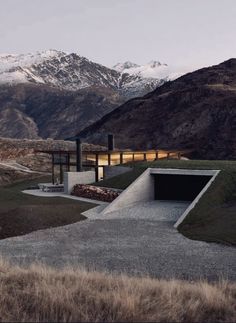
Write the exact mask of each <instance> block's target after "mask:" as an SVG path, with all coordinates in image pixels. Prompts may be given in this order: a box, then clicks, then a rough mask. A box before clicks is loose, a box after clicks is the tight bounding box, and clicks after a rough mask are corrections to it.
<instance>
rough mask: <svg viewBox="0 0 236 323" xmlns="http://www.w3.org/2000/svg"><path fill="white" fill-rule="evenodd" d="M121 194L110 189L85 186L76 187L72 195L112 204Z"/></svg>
mask: <svg viewBox="0 0 236 323" xmlns="http://www.w3.org/2000/svg"><path fill="white" fill-rule="evenodd" d="M119 194H120V193H119V192H117V191H115V190H112V189H109V188H105V187H97V186H93V185H85V184H77V185H75V186H74V188H73V190H72V192H71V195H74V196H79V197H85V198H89V199H93V200H98V201H103V202H112V201H113V200H114V199H115V198H117V197H118V196H119Z"/></svg>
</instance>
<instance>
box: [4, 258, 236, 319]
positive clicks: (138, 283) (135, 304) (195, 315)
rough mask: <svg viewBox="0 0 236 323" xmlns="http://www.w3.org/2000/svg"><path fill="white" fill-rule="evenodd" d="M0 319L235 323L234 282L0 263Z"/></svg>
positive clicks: (235, 299)
mask: <svg viewBox="0 0 236 323" xmlns="http://www.w3.org/2000/svg"><path fill="white" fill-rule="evenodd" d="M0 304H1V305H0V320H1V321H4V322H5V321H20V322H30V321H33V322H35V321H41V322H42V321H43V322H49V321H50V322H55V321H56V322H75V321H76V322H77V321H89V322H91V321H96V322H101V321H102V322H104V321H106V322H116V321H119V322H120V321H122V322H124V321H155V322H214V323H215V322H235V321H236V283H230V282H227V281H220V282H217V283H214V284H213V283H212V284H209V283H207V282H203V281H200V282H195V283H190V282H186V281H177V280H171V281H164V280H156V279H150V278H130V277H127V276H124V275H121V276H115V275H108V274H105V273H98V272H88V271H85V270H82V269H72V268H65V269H64V270H54V269H52V268H48V267H44V266H41V265H32V266H30V267H29V268H20V267H16V266H11V265H9V264H8V263H6V262H4V261H2V260H1V261H0Z"/></svg>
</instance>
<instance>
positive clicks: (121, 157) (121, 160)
mask: <svg viewBox="0 0 236 323" xmlns="http://www.w3.org/2000/svg"><path fill="white" fill-rule="evenodd" d="M120 164H123V153H120Z"/></svg>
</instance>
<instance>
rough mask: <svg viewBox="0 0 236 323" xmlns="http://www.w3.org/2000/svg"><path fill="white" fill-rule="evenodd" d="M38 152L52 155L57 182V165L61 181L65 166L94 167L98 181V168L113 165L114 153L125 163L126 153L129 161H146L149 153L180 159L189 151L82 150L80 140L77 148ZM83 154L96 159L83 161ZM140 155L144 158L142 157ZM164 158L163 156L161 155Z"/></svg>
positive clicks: (77, 167)
mask: <svg viewBox="0 0 236 323" xmlns="http://www.w3.org/2000/svg"><path fill="white" fill-rule="evenodd" d="M35 152H36V153H46V154H50V155H51V160H52V183H53V184H54V183H55V166H59V168H60V183H63V168H64V167H65V168H66V171H68V172H69V171H70V170H71V166H73V167H76V171H77V172H80V171H82V170H83V169H84V168H94V169H95V173H96V181H98V168H99V167H105V166H110V165H112V155H119V158H118V160H119V162H118V163H117V165H119V164H121V165H122V164H124V163H125V162H124V155H126V157H127V155H130V156H131V158H130V161H129V162H136V161H146V160H147V155H148V154H153V155H154V156H155V158H154V159H153V160H158V159H159V158H160V156H159V155H160V154H163V153H164V154H166V157H165V158H166V159H169V158H171V157H172V156H173V155H174V156H175V158H177V159H180V158H181V156H183V155H185V154H186V153H187V151H186V150H185V151H176V150H168V151H167V150H144V151H130V150H113V151H109V150H106V151H104V150H101V151H93V150H91V151H86V150H85V151H82V148H81V144H80V142H79V143H77V145H76V150H40V151H39V150H38V151H35ZM82 155H87V156H88V155H94V156H95V161H94V163H91V162H88V161H85V162H82ZM140 155H141V156H142V158H140ZM72 156H75V157H76V158H74V160H75V161H72ZM101 156H107V164H104V165H102V164H99V157H101ZM137 156H138V157H139V158H137V159H136V157H137ZM161 158H163V157H161Z"/></svg>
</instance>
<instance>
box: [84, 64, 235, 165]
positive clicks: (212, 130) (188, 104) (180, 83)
mask: <svg viewBox="0 0 236 323" xmlns="http://www.w3.org/2000/svg"><path fill="white" fill-rule="evenodd" d="M107 133H113V134H114V135H115V137H116V145H117V146H118V147H122V148H135V149H151V148H155V149H190V150H192V151H193V153H192V156H194V157H196V158H202V159H235V158H236V59H230V60H228V61H225V62H223V63H221V64H219V65H216V66H212V67H208V68H203V69H200V70H197V71H195V72H193V73H188V74H186V75H184V76H182V77H180V78H178V79H176V80H174V81H172V82H167V83H165V84H164V85H162V86H160V87H158V88H157V89H156V90H154V91H153V92H151V93H149V94H147V95H145V96H143V97H139V98H134V99H131V100H129V101H128V102H126V103H124V104H123V105H121V106H120V107H118V108H117V109H115V110H114V111H112V112H110V113H109V114H107V115H105V116H104V117H103V118H102V119H101V120H99V121H97V122H96V123H95V124H93V125H91V126H89V127H87V128H86V129H84V130H83V131H82V132H80V133H79V136H81V137H82V138H84V140H85V141H88V142H93V143H98V142H99V143H101V144H102V143H105V138H106V134H107Z"/></svg>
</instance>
